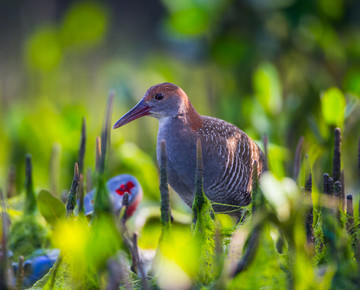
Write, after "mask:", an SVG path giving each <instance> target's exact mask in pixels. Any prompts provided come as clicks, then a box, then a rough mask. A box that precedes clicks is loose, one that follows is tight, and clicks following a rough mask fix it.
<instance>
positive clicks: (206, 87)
mask: <svg viewBox="0 0 360 290" xmlns="http://www.w3.org/2000/svg"><path fill="white" fill-rule="evenodd" d="M359 11H360V2H359V1H355V0H353V1H343V0H316V1H310V0H302V1H300V0H297V1H296V0H274V1H265V0H252V1H251V0H248V1H231V0H222V1H221V0H196V1H195V0H194V1H190V0H182V1H171V0H162V1H160V0H158V1H156V0H152V1H140V0H134V1H124V0H116V1H115V0H112V1H110V0H109V1H91V2H89V1H70V0H62V1H60V0H33V1H25V0H15V1H14V0H1V1H0V187H1V188H4V189H6V180H7V176H8V174H9V172H10V171H11V168H13V169H14V170H15V172H16V186H17V191H22V188H23V182H24V173H23V172H24V156H25V153H28V152H29V153H31V154H32V155H33V163H34V183H35V185H36V187H37V188H48V189H51V190H52V191H53V193H54V194H56V195H59V194H60V192H61V191H62V190H63V189H68V188H69V187H70V183H71V178H72V173H73V169H72V168H73V165H74V162H75V161H76V159H77V154H78V153H77V151H78V146H79V142H80V127H81V121H82V118H83V117H85V118H86V122H87V134H88V142H87V147H86V151H87V153H86V163H85V168H94V159H95V138H96V136H98V135H99V134H100V131H101V126H102V122H103V117H104V111H105V105H106V100H107V95H108V92H109V91H110V90H111V89H115V90H116V97H115V107H114V110H113V120H112V123H114V122H115V121H116V120H117V119H118V118H119V117H120V116H122V114H124V113H125V112H127V111H128V110H129V109H130V108H132V107H133V105H135V104H136V103H137V102H138V100H140V98H141V97H142V96H143V95H144V93H145V91H146V90H147V88H148V87H150V86H151V85H154V84H156V83H160V82H165V81H168V82H173V83H175V84H177V85H179V86H181V87H182V88H183V89H184V90H185V92H187V94H188V96H189V97H190V99H191V102H192V103H193V105H194V106H195V108H196V109H197V110H198V111H199V113H201V114H202V115H211V116H214V117H218V118H221V119H224V120H226V121H229V122H231V123H233V124H235V125H237V126H238V127H239V128H241V129H242V130H244V131H245V132H246V133H247V134H248V135H249V136H250V137H252V138H254V139H255V140H257V141H259V142H258V143H259V144H260V143H261V141H260V140H261V138H262V136H263V134H265V133H266V134H267V135H268V137H269V140H270V166H271V168H272V170H273V172H274V173H275V175H276V176H284V175H287V176H292V174H293V173H292V166H293V161H294V154H295V153H294V152H295V149H296V144H297V142H298V140H299V138H300V136H304V137H305V142H304V152H307V153H309V155H310V159H311V162H312V164H313V168H314V172H315V178H314V179H315V182H316V183H317V185H318V186H319V184H320V182H321V174H322V173H323V172H324V171H325V170H326V171H328V172H329V171H330V170H331V156H332V146H333V130H334V128H335V127H336V126H338V127H340V128H341V129H342V133H343V135H342V136H343V144H342V145H343V147H342V149H343V150H342V152H343V155H342V157H343V159H342V162H343V168H344V170H345V179H346V187H347V191H348V192H351V191H352V190H354V189H355V186H356V184H355V180H356V178H357V172H356V156H357V142H358V141H357V140H358V138H359V136H360V122H359V119H360V107H359V100H360V99H359V98H360V18H359ZM157 126H158V125H157V121H156V120H155V119H150V118H142V119H140V120H137V121H136V122H133V123H131V124H129V125H127V126H125V127H123V128H121V129H118V130H114V131H112V134H111V152H110V158H109V166H110V169H109V176H113V175H116V174H119V173H121V172H129V173H132V174H134V175H135V176H136V177H137V178H138V179H139V180H140V181H141V183H142V185H143V187H144V191H145V196H146V197H147V198H149V199H157V198H159V193H158V175H157V167H156V165H155V164H156V162H155V160H156V158H155V148H156V147H155V143H156V135H157V134H156V133H157ZM52 155H53V156H55V157H56V156H57V157H56V158H53V159H52V160H53V161H52V162H50V160H51V156H52ZM50 167H52V168H55V169H56V168H58V170H59V171H58V172H59V173H58V174H57V173H56V174H55V176H51V173H50V172H51V171H50ZM55 172H57V171H56V170H55Z"/></svg>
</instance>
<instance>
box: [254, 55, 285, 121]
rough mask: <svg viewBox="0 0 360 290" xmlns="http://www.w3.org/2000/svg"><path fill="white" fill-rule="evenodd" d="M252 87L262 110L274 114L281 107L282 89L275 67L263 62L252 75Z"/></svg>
mask: <svg viewBox="0 0 360 290" xmlns="http://www.w3.org/2000/svg"><path fill="white" fill-rule="evenodd" d="M253 87H254V92H255V95H256V98H257V99H258V101H259V103H260V104H261V106H262V107H263V108H264V110H265V111H266V112H267V113H268V114H270V115H276V114H277V113H279V112H280V110H281V107H282V92H281V91H282V89H281V83H280V80H279V75H278V72H277V70H276V67H275V66H274V65H273V64H271V63H269V62H264V63H262V64H260V66H259V67H258V68H257V69H256V71H255V73H254V75H253Z"/></svg>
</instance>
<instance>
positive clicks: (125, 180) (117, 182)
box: [84, 174, 142, 215]
mask: <svg viewBox="0 0 360 290" xmlns="http://www.w3.org/2000/svg"><path fill="white" fill-rule="evenodd" d="M106 186H107V188H108V190H109V193H110V198H111V203H112V205H113V209H114V211H115V212H116V211H119V210H120V209H121V207H122V202H123V196H124V194H125V192H127V193H128V194H129V204H131V203H132V202H133V201H134V200H135V198H136V197H137V196H139V195H141V196H142V188H141V185H140V183H139V181H138V180H137V179H136V178H135V177H134V176H132V175H130V174H120V175H117V176H115V177H113V178H111V179H109V180H108V182H107V183H106ZM95 192H96V188H95V189H93V190H92V191H90V192H89V193H88V194H86V195H85V197H84V211H85V215H89V214H92V213H93V211H94V199H95Z"/></svg>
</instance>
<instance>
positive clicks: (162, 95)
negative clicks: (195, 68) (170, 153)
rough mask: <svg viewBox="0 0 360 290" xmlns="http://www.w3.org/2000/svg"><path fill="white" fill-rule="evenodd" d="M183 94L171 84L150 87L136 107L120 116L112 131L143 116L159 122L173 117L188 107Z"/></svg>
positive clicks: (186, 98) (187, 100)
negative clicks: (153, 118)
mask: <svg viewBox="0 0 360 290" xmlns="http://www.w3.org/2000/svg"><path fill="white" fill-rule="evenodd" d="M190 105H191V104H190V102H189V99H188V97H187V95H186V94H185V92H184V91H183V90H182V89H181V88H179V87H178V86H176V85H174V84H171V83H162V84H158V85H155V86H152V87H151V88H150V89H148V90H147V92H146V93H145V95H144V97H143V98H142V99H141V100H140V102H139V103H137V105H136V106H135V107H134V108H132V109H131V110H130V111H129V112H127V113H126V114H125V115H124V116H122V117H121V118H120V119H119V120H118V121H117V122H116V123H115V125H114V127H113V128H114V129H116V128H119V127H121V126H124V125H125V124H127V123H130V122H131V121H134V120H136V119H138V118H140V117H143V116H147V115H149V116H152V117H155V118H157V119H159V120H161V119H163V118H167V117H174V116H176V115H178V114H179V113H181V112H182V111H185V110H186V108H187V107H188V106H190Z"/></svg>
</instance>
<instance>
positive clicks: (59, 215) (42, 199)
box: [37, 190, 66, 226]
mask: <svg viewBox="0 0 360 290" xmlns="http://www.w3.org/2000/svg"><path fill="white" fill-rule="evenodd" d="M37 206H38V209H39V212H40V213H41V215H42V216H43V217H44V218H45V220H46V221H47V222H48V223H49V224H51V225H52V226H54V225H56V224H57V223H58V222H60V220H61V219H63V218H64V217H65V213H66V209H65V207H64V204H63V203H62V202H61V201H60V200H59V199H57V198H56V197H54V196H53V195H52V194H51V193H50V192H48V191H46V190H41V191H40V192H39V193H38V195H37Z"/></svg>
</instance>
